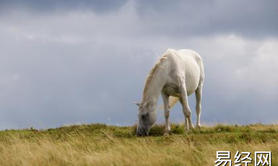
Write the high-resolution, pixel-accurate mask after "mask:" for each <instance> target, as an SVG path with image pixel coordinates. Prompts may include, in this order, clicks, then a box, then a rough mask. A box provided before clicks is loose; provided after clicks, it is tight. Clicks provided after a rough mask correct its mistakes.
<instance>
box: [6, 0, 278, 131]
mask: <svg viewBox="0 0 278 166" xmlns="http://www.w3.org/2000/svg"><path fill="white" fill-rule="evenodd" d="M277 18H278V2H277V1H276V0H268V1H261V0H252V1H251V0H249V1H248V0H243V1H242V0H209V1H204V0H197V1H196V0H195V1H193V0H192V1H182V0H176V1H169V0H154V1H148V0H140V1H139V0H138V1H136V0H91V1H89V0H79V1H75V0H58V1H57V0H47V1H46V0H25V1H21V0H0V129H7V128H29V127H31V126H32V127H35V128H48V127H58V126H61V125H69V124H80V123H106V124H112V125H133V124H134V123H135V122H136V118H137V108H136V106H135V105H134V104H133V103H134V102H135V101H140V100H141V96H142V90H143V87H144V80H145V78H146V75H147V74H148V72H149V71H150V69H151V68H152V66H153V65H154V64H155V61H156V60H157V59H158V58H159V56H161V54H162V53H163V52H164V51H165V50H166V49H167V48H174V49H180V48H190V49H193V50H196V51H197V52H199V54H200V55H201V56H202V57H203V59H204V64H205V72H206V80H205V87H204V97H203V113H202V117H201V122H203V123H204V124H215V123H233V124H249V123H278V74H277V72H278V21H277ZM160 103H161V101H160ZM190 104H191V108H192V112H193V118H194V121H195V109H194V108H195V106H194V104H195V99H194V95H193V96H192V97H190ZM158 116H159V120H158V123H163V122H164V121H163V120H164V119H163V112H162V111H159V113H158ZM170 118H171V121H173V122H176V123H182V122H183V119H184V117H183V114H182V111H181V107H180V105H179V104H178V105H177V106H176V107H175V108H174V109H173V110H172V112H171V114H170Z"/></svg>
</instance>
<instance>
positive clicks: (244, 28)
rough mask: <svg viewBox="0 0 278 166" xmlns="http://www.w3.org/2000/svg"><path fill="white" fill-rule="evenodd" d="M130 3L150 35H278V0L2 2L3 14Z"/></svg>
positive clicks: (110, 8)
mask: <svg viewBox="0 0 278 166" xmlns="http://www.w3.org/2000/svg"><path fill="white" fill-rule="evenodd" d="M127 3H131V4H132V6H133V7H134V8H135V10H136V11H135V12H136V13H137V15H138V17H139V19H138V21H140V22H141V23H142V24H144V27H143V28H142V29H143V32H142V33H144V34H148V35H165V36H167V35H171V36H176V37H183V38H184V37H188V36H196V35H199V36H203V35H214V34H220V33H222V34H224V33H235V34H238V35H241V36H246V37H255V38H256V37H272V36H277V35H278V34H277V29H278V21H277V17H278V12H277V11H278V1H276V0H268V1H261V0H254V1H246V0H243V1H242V0H227V1H222V0H210V1H205V0H197V1H193V0H189V1H183V0H175V1H168V0H153V1H148V0H138V1H135V0H134V1H132V0H91V1H90V0H79V1H75V0H58V1H57V0H47V1H44V0H25V1H21V0H12V1H9V0H1V1H0V11H2V13H8V12H9V11H13V10H18V9H20V10H28V11H34V12H36V13H40V12H44V13H48V14H51V13H53V12H61V11H64V12H71V11H76V10H91V11H93V12H95V13H103V14H106V13H113V12H117V11H118V9H119V8H121V7H123V6H124V5H126V4H127Z"/></svg>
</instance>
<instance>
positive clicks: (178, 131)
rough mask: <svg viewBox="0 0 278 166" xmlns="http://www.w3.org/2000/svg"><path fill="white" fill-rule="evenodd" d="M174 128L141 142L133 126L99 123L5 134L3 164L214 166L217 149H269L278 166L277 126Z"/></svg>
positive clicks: (0, 148)
mask: <svg viewBox="0 0 278 166" xmlns="http://www.w3.org/2000/svg"><path fill="white" fill-rule="evenodd" d="M172 129H173V132H172V134H171V135H170V136H163V127H162V126H155V127H154V128H153V129H152V131H151V136H149V137H139V138H138V137H135V136H134V130H135V129H134V127H115V126H106V125H99V124H95V125H80V126H69V127H62V128H57V129H49V130H43V131H38V130H35V129H29V130H9V131H1V132H0V165H1V166H30V165H31V166H32V165H34V166H46V165H47V166H58V165H59V166H60V165H61V166H68V165H69V166H71V165H80V166H86V165H88V166H89V165H96V166H98V165H101V166H103V165H104V166H105V165H109V166H110V165H119V166H122V165H135V166H137V165H138V166H139V165H140V166H141V165H165V166H166V165H167V166H169V165H175V166H178V165H186V166H212V165H214V161H215V159H216V155H215V153H216V151H217V150H229V151H231V153H232V154H235V152H236V151H237V150H239V151H250V152H252V154H253V153H254V151H258V150H270V151H272V160H273V162H272V165H273V166H275V165H276V166H277V165H278V161H277V160H278V157H277V156H278V125H268V126H265V125H249V126H224V125H217V126H214V127H203V128H202V129H201V130H194V131H191V132H189V133H184V132H183V127H182V126H179V125H173V126H172Z"/></svg>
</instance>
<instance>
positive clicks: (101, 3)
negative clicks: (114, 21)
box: [0, 0, 126, 13]
mask: <svg viewBox="0 0 278 166" xmlns="http://www.w3.org/2000/svg"><path fill="white" fill-rule="evenodd" d="M125 3H126V0H79V1H75V0H58V1H57V0H47V1H44V0H24V1H21V0H11V1H10V0H1V1H0V9H1V10H2V12H3V10H4V11H5V12H9V10H11V9H25V10H32V11H34V12H44V13H45V12H46V13H47V12H55V11H61V10H62V11H67V10H86V9H87V10H92V11H95V12H97V13H104V12H109V11H111V10H112V11H113V10H117V9H118V8H119V7H121V6H122V5H123V4H125Z"/></svg>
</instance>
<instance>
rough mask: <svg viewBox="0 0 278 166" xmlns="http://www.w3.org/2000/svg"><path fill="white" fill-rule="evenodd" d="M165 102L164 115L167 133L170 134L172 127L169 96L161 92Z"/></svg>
mask: <svg viewBox="0 0 278 166" xmlns="http://www.w3.org/2000/svg"><path fill="white" fill-rule="evenodd" d="M161 96H162V99H163V103H164V116H165V134H169V132H170V130H171V127H170V122H169V115H170V108H169V96H168V95H166V94H164V93H161Z"/></svg>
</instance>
